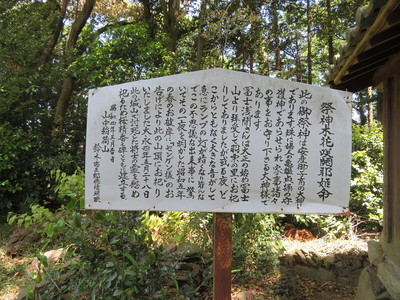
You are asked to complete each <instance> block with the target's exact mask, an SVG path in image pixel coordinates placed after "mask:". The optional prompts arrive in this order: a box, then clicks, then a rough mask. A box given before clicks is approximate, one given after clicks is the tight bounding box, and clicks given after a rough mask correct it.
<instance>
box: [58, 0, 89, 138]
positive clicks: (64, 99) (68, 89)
mask: <svg viewBox="0 0 400 300" xmlns="http://www.w3.org/2000/svg"><path fill="white" fill-rule="evenodd" d="M95 3H96V0H86V1H85V4H84V5H83V8H82V11H81V12H80V13H79V14H78V15H77V17H76V19H75V21H74V22H73V23H72V25H71V29H70V31H69V33H68V36H67V41H66V43H65V48H64V49H65V64H66V66H69V65H70V64H71V63H72V62H73V61H74V49H75V47H76V42H77V40H78V37H79V34H80V33H81V32H82V29H83V27H84V26H85V25H86V22H87V20H88V19H89V17H90V14H91V13H92V10H93V7H94V5H95ZM73 83H74V79H73V77H72V76H71V75H66V77H65V78H64V80H63V83H62V87H61V91H60V93H59V96H58V99H57V102H56V106H55V111H54V126H53V138H56V139H58V138H59V137H60V132H61V131H62V127H63V123H64V119H65V114H66V112H67V109H68V105H69V100H70V97H71V95H72V91H73V88H72V87H73Z"/></svg>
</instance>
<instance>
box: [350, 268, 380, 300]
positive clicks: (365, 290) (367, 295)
mask: <svg viewBox="0 0 400 300" xmlns="http://www.w3.org/2000/svg"><path fill="white" fill-rule="evenodd" d="M375 299H376V297H375V294H374V291H373V290H372V283H371V279H370V276H369V270H368V268H365V269H364V270H362V272H361V275H360V278H359V280H358V288H357V293H356V297H355V298H354V300H375Z"/></svg>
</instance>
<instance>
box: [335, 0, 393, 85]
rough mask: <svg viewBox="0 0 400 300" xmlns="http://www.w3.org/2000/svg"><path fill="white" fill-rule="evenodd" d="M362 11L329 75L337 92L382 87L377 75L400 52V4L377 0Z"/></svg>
mask: <svg viewBox="0 0 400 300" xmlns="http://www.w3.org/2000/svg"><path fill="white" fill-rule="evenodd" d="M359 11H361V13H359V14H358V15H359V17H358V24H357V26H356V27H355V28H352V29H350V30H349V38H348V41H347V43H346V44H344V45H343V46H342V49H341V55H340V56H339V57H338V58H336V61H335V65H334V66H332V69H331V72H330V74H329V75H328V81H329V83H330V85H331V86H332V87H333V88H336V89H341V90H348V91H351V92H357V91H359V90H361V89H364V88H366V87H368V86H371V85H377V84H379V82H378V83H377V82H376V80H377V77H376V76H374V73H375V72H377V70H379V69H380V68H381V67H382V66H384V65H385V64H386V63H387V62H388V61H389V60H390V58H391V57H392V56H393V55H396V54H397V53H399V52H400V17H399V15H400V1H399V0H377V1H373V3H372V4H371V5H370V6H369V7H366V8H362V9H359ZM373 77H374V78H375V79H373ZM380 82H382V81H380Z"/></svg>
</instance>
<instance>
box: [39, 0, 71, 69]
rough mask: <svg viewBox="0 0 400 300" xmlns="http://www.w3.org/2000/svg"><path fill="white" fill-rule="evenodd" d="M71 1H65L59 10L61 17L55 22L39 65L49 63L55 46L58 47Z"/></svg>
mask: <svg viewBox="0 0 400 300" xmlns="http://www.w3.org/2000/svg"><path fill="white" fill-rule="evenodd" d="M68 3H69V0H63V2H62V4H61V7H60V8H59V17H58V18H57V19H55V21H54V25H53V26H54V28H53V32H52V35H51V37H50V38H49V40H48V41H47V43H46V46H45V47H44V48H43V51H42V53H41V55H40V58H39V63H41V64H42V63H46V62H48V61H49V59H50V57H51V54H52V53H53V50H54V48H55V46H56V45H57V41H58V39H59V37H60V34H61V32H62V30H63V28H64V18H65V14H66V12H67V6H68Z"/></svg>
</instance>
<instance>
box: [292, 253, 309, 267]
mask: <svg viewBox="0 0 400 300" xmlns="http://www.w3.org/2000/svg"><path fill="white" fill-rule="evenodd" d="M294 258H295V260H296V261H297V262H298V263H300V264H303V265H307V258H306V256H305V255H304V253H303V251H301V250H299V249H297V250H296V251H295V252H294Z"/></svg>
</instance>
